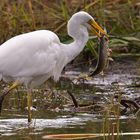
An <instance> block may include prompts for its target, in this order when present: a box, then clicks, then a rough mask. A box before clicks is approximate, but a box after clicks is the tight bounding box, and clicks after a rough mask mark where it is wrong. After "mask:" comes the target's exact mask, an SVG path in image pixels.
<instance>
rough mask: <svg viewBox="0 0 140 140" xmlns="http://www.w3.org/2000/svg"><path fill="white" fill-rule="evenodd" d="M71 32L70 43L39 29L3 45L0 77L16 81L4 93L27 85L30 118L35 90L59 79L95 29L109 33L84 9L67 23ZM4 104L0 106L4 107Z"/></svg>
mask: <svg viewBox="0 0 140 140" xmlns="http://www.w3.org/2000/svg"><path fill="white" fill-rule="evenodd" d="M67 29H68V35H69V36H71V37H72V38H73V40H74V41H73V42H72V43H70V44H63V43H61V42H60V40H59V38H58V36H57V35H56V34H55V33H53V32H51V31H49V30H38V31H33V32H29V33H25V34H21V35H17V36H15V37H13V38H11V39H9V40H8V41H6V42H5V43H3V44H2V45H1V46H0V80H1V79H3V80H4V81H5V82H13V84H12V86H11V87H10V88H9V89H8V90H7V91H6V92H5V93H4V94H3V95H2V96H1V98H0V104H1V106H2V101H3V99H4V96H5V95H7V94H8V93H9V91H10V90H12V89H13V88H15V87H17V86H18V85H20V84H23V85H25V86H26V88H27V91H28V94H27V104H28V121H29V122H30V121H31V111H30V107H31V89H32V88H33V87H34V86H39V85H41V84H43V83H44V82H45V81H46V80H47V79H48V78H50V77H52V78H53V79H54V81H58V80H59V77H60V75H61V71H62V70H63V68H64V66H65V65H66V64H67V63H69V62H70V61H71V60H73V59H74V58H75V57H76V56H77V55H78V54H79V53H80V52H81V51H82V50H83V48H84V46H85V45H86V43H87V41H88V39H89V34H88V29H90V30H92V31H93V32H94V33H95V34H96V35H97V36H98V37H100V34H99V32H100V33H102V34H104V35H105V36H106V37H107V33H106V32H105V31H104V30H103V29H102V28H101V27H100V26H99V25H98V24H97V23H96V21H95V20H94V18H93V17H92V16H91V15H89V14H88V13H86V12H84V11H80V12H78V13H75V14H74V15H73V16H72V17H71V18H70V20H69V21H68V25H67ZM1 106H0V107H1Z"/></svg>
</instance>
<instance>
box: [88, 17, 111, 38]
mask: <svg viewBox="0 0 140 140" xmlns="http://www.w3.org/2000/svg"><path fill="white" fill-rule="evenodd" d="M89 24H90V26H91V30H92V31H93V32H94V33H95V34H96V35H97V37H98V38H100V37H101V34H103V35H105V37H106V39H107V40H108V38H109V36H108V34H107V33H106V31H104V30H103V29H102V27H101V26H100V25H98V23H97V22H96V21H95V20H94V19H92V20H90V21H89Z"/></svg>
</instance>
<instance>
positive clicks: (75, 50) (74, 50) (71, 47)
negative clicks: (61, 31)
mask: <svg viewBox="0 0 140 140" xmlns="http://www.w3.org/2000/svg"><path fill="white" fill-rule="evenodd" d="M86 43H87V39H86V38H84V37H81V38H79V39H75V40H74V41H73V42H72V43H70V44H68V45H67V47H66V54H67V56H68V57H69V59H70V60H69V61H71V60H73V59H74V58H75V57H76V56H77V55H78V54H80V52H81V51H82V50H83V49H84V47H85V45H86Z"/></svg>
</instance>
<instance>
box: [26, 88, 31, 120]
mask: <svg viewBox="0 0 140 140" xmlns="http://www.w3.org/2000/svg"><path fill="white" fill-rule="evenodd" d="M27 106H28V122H31V120H32V114H31V106H32V94H31V89H28V93H27Z"/></svg>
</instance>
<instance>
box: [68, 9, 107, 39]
mask: <svg viewBox="0 0 140 140" xmlns="http://www.w3.org/2000/svg"><path fill="white" fill-rule="evenodd" d="M87 29H90V30H91V31H92V32H94V33H95V34H96V35H97V37H100V33H102V34H104V35H105V36H106V38H108V35H107V33H106V32H105V31H104V30H103V29H102V28H101V27H100V26H99V25H98V23H97V22H96V21H95V20H94V18H93V17H92V16H91V15H89V14H88V13H86V12H84V11H80V12H78V13H76V14H74V15H73V16H72V17H71V19H70V20H69V22H68V34H69V35H70V36H71V37H73V38H78V37H79V36H80V35H82V33H83V34H84V35H87V36H88V32H87ZM99 32H100V33H99Z"/></svg>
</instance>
